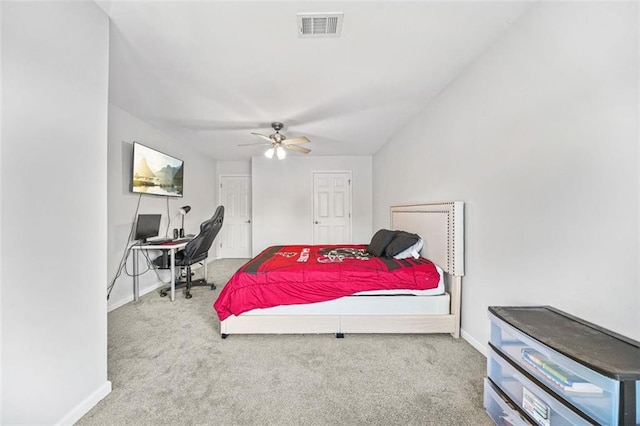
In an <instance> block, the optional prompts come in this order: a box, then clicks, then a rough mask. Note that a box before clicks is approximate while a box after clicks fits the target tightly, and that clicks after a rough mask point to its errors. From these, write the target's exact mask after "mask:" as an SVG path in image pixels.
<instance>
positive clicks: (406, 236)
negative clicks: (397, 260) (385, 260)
mask: <svg viewBox="0 0 640 426" xmlns="http://www.w3.org/2000/svg"><path fill="white" fill-rule="evenodd" d="M419 239H420V237H419V236H418V235H417V234H410V233H408V232H405V231H396V234H395V236H394V237H393V240H391V242H390V243H389V244H388V245H387V248H386V249H385V255H386V256H387V257H393V256H395V255H396V254H398V253H401V252H403V251H405V250H406V249H408V248H409V247H411V246H412V245H414V244H415V243H417V242H418V240H419Z"/></svg>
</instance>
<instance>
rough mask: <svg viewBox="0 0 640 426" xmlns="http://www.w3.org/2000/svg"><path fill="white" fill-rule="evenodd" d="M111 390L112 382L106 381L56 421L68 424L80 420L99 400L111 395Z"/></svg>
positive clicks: (63, 424) (61, 424) (59, 423)
mask: <svg viewBox="0 0 640 426" xmlns="http://www.w3.org/2000/svg"><path fill="white" fill-rule="evenodd" d="M110 392H111V382H110V381H108V380H107V381H106V382H104V383H103V384H102V386H100V387H99V388H98V389H96V390H95V391H94V392H93V393H92V394H91V395H89V396H88V397H86V398H85V399H84V401H82V402H81V403H80V404H78V405H77V406H75V407H74V408H73V409H72V410H71V411H69V412H68V413H67V415H66V416H64V417H63V418H62V419H61V420H60V421H58V422H57V423H56V425H60V426H67V425H73V424H74V423H75V422H77V421H78V420H80V419H81V418H82V416H84V415H85V414H87V413H88V412H89V410H91V409H92V408H93V407H95V406H96V404H97V403H98V402H100V401H101V400H102V399H103V398H104V397H105V396H107V395H109V393H110Z"/></svg>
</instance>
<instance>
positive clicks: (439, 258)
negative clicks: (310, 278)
mask: <svg viewBox="0 0 640 426" xmlns="http://www.w3.org/2000/svg"><path fill="white" fill-rule="evenodd" d="M391 229H399V230H403V231H408V232H412V233H415V234H418V235H420V236H421V237H422V238H423V240H424V247H423V248H422V251H421V252H420V253H421V255H422V256H423V257H425V258H427V259H430V260H431V261H433V262H434V263H435V264H437V265H439V266H440V267H441V268H442V269H443V271H444V272H445V285H446V290H447V292H448V293H449V295H450V309H449V313H448V314H435V315H434V314H423V315H340V314H335V313H334V314H327V315H321V314H313V315H307V314H300V315H246V316H245V315H239V316H233V315H232V316H231V317H228V318H227V319H225V320H224V321H222V322H221V323H220V333H221V336H222V337H223V338H225V337H227V336H228V335H229V334H304V333H336V335H337V336H338V337H342V336H343V335H344V333H450V334H451V335H452V336H453V337H455V338H458V337H460V302H461V291H462V276H463V275H464V203H463V202H461V201H451V202H443V203H429V204H412V205H401V206H392V207H391ZM378 297H386V296H378ZM388 297H394V296H388Z"/></svg>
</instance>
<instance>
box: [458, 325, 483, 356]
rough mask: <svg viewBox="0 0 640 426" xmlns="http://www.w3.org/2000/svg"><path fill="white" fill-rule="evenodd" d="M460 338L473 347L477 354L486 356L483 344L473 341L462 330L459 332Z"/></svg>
mask: <svg viewBox="0 0 640 426" xmlns="http://www.w3.org/2000/svg"><path fill="white" fill-rule="evenodd" d="M460 337H462V338H463V339H464V340H466V341H467V343H469V344H470V345H471V346H473V347H474V348H475V349H476V350H477V351H478V352H480V353H481V354H482V355H484V356H485V358H486V356H487V347H486V346H485V345H483V344H481V343H480V342H478V341H477V340H476V339H474V338H473V337H471V335H470V334H469V333H467V332H466V331H464V330H462V329H461V330H460Z"/></svg>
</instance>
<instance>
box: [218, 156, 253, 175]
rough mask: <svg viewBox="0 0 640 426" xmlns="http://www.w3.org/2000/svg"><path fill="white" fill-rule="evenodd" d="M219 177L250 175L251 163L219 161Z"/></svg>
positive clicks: (248, 161) (247, 161)
mask: <svg viewBox="0 0 640 426" xmlns="http://www.w3.org/2000/svg"><path fill="white" fill-rule="evenodd" d="M217 169H218V174H219V175H250V174H251V161H250V160H246V161H218V162H217Z"/></svg>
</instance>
